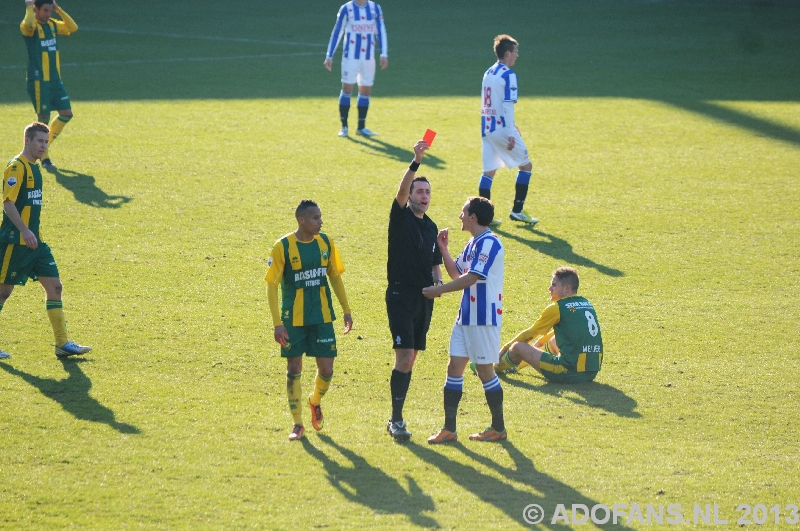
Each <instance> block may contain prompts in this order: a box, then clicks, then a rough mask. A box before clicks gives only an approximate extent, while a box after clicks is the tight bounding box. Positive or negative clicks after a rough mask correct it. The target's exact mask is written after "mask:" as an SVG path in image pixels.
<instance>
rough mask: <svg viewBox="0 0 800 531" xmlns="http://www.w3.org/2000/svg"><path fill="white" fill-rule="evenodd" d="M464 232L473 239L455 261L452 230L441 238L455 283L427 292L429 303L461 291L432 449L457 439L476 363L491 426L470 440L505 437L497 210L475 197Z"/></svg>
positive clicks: (464, 221)
mask: <svg viewBox="0 0 800 531" xmlns="http://www.w3.org/2000/svg"><path fill="white" fill-rule="evenodd" d="M459 218H460V219H461V230H463V231H466V232H469V233H470V234H471V235H472V237H471V238H470V239H469V241H468V242H467V244H466V245H465V246H464V250H463V251H462V252H461V254H460V255H459V256H458V258H456V259H455V260H454V259H453V258H452V257H451V256H450V252H449V251H448V244H449V231H448V229H443V230H442V231H440V232H439V235H438V237H437V243H438V247H439V249H440V251H441V253H442V259H443V261H444V266H445V269H446V270H447V273H448V275H450V278H451V279H452V281H451V282H448V283H447V284H442V285H437V286H430V287H427V288H424V289H423V290H422V293H423V295H425V297H428V298H430V299H433V298H435V297H439V296H441V295H442V294H443V293H449V292H452V291H460V292H461V305H460V306H459V309H458V315H457V317H456V322H455V324H454V325H453V330H452V332H451V334H450V359H449V362H448V365H447V378H446V379H445V384H444V427H443V428H442V429H441V430H440V431H439V432H438V433H436V434H434V435H431V436H430V437H429V438H428V443H430V444H441V443H446V442H451V441H455V440H457V439H458V435H457V434H456V417H457V415H458V404H459V402H460V401H461V396H462V394H463V388H464V369H465V368H466V367H467V364H468V363H469V362H470V361H471V362H473V363H475V364H476V367H477V374H478V377H480V379H481V382H482V383H483V390H484V393H485V395H486V403H487V404H488V405H489V411H490V412H491V415H492V424H491V426H489V427H488V428H486V429H485V430H484V431H483V432H480V433H475V434H472V435H470V436H469V438H470V440H473V441H487V442H493V441H502V440H505V439H506V438H507V437H508V435H507V433H506V427H505V420H504V418H503V388H502V386H501V385H500V380H499V379H498V378H497V375H496V374H495V372H494V364H495V363H497V361H498V359H499V357H498V347H499V346H500V327H501V325H502V317H503V277H504V271H503V269H504V260H505V250H504V248H503V244H502V243H501V242H500V240H499V238H498V237H497V236H496V235H495V234H493V233H492V231H490V230H489V224H490V223H491V222H492V219H494V205H492V202H491V201H489V200H488V199H486V198H485V197H470V198H468V199H467V202H466V203H465V204H464V207H463V208H462V209H461V214H460V215H459Z"/></svg>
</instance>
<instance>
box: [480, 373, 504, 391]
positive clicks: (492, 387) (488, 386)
mask: <svg viewBox="0 0 800 531" xmlns="http://www.w3.org/2000/svg"><path fill="white" fill-rule="evenodd" d="M500 389H502V387H501V386H500V378H498V377H497V375H496V374H495V375H494V378H492V379H491V380H489V381H488V382H483V390H484V391H487V392H490V391H499V390H500Z"/></svg>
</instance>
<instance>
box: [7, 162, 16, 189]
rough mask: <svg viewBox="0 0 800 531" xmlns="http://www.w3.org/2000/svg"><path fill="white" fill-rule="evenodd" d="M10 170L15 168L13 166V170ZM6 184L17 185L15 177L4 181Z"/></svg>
mask: <svg viewBox="0 0 800 531" xmlns="http://www.w3.org/2000/svg"><path fill="white" fill-rule="evenodd" d="M12 169H16V166H14V168H12ZM6 183H8V185H9V186H14V185H15V184H17V178H16V177H9V178H8V180H7V181H6Z"/></svg>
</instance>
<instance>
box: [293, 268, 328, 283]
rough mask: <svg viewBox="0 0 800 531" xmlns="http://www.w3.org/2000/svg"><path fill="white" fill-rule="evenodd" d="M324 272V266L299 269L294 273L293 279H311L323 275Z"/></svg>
mask: <svg viewBox="0 0 800 531" xmlns="http://www.w3.org/2000/svg"><path fill="white" fill-rule="evenodd" d="M325 272H326V269H325V268H324V267H315V268H313V269H307V270H305V271H300V272H299V273H295V274H294V281H295V282H298V281H300V280H311V279H315V278H319V277H324V276H325Z"/></svg>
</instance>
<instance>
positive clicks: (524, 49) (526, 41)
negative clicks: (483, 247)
mask: <svg viewBox="0 0 800 531" xmlns="http://www.w3.org/2000/svg"><path fill="white" fill-rule="evenodd" d="M20 4H21V2H20ZM337 7H338V3H335V4H334V3H330V4H328V3H325V5H324V6H322V5H319V3H313V4H307V5H291V6H290V5H286V6H270V7H269V8H268V9H266V10H265V9H263V6H262V5H261V4H257V3H254V2H245V3H244V5H240V6H238V7H237V8H236V10H235V11H234V8H233V7H231V6H228V5H226V4H224V3H216V2H202V1H201V2H193V3H188V2H173V3H170V4H169V5H163V4H161V3H156V2H139V3H137V5H136V6H135V7H133V8H132V6H131V5H130V4H129V3H122V2H117V1H110V2H106V3H104V4H102V5H94V4H92V5H89V4H85V3H78V2H75V3H68V4H64V8H65V9H67V11H68V12H69V13H70V14H71V15H72V16H73V17H74V18H75V20H76V21H77V22H78V24H79V25H80V26H81V29H80V31H79V32H78V33H76V34H75V35H73V36H71V37H68V38H65V39H63V40H62V43H61V50H62V62H63V74H64V79H65V83H66V86H67V89H68V90H69V93H70V96H71V99H72V101H73V107H74V110H75V114H76V117H75V119H74V120H73V121H72V122H70V124H69V125H68V126H67V128H66V129H65V131H64V133H63V134H62V136H61V137H60V138H59V140H58V141H57V143H56V144H55V145H54V147H53V150H52V156H53V159H54V160H55V161H56V162H57V163H58V164H59V171H58V172H57V173H55V174H46V177H45V191H44V193H45V201H46V203H45V208H44V214H43V233H44V235H45V241H47V242H48V243H49V244H50V245H51V247H52V248H53V252H54V254H55V256H56V258H57V260H58V263H59V269H60V271H61V275H62V279H63V281H64V285H65V311H66V312H67V318H68V322H69V325H70V331H71V334H72V336H73V337H74V338H75V339H76V340H77V341H79V342H82V343H86V344H90V345H92V346H93V347H94V351H93V352H92V353H91V354H89V355H87V356H86V357H85V359H83V360H69V361H64V362H62V361H59V360H56V358H55V357H54V356H53V354H52V346H51V343H52V339H51V332H50V327H49V325H48V322H47V318H46V316H45V313H44V304H43V292H42V290H41V289H40V288H39V287H38V286H37V285H35V284H29V285H28V286H26V287H25V288H20V289H17V290H15V292H14V294H13V295H12V297H11V298H10V299H9V301H8V302H7V303H6V305H5V307H4V309H3V311H2V313H0V331H2V333H0V342H1V343H0V346H2V348H3V349H4V350H6V351H8V352H11V353H12V354H13V356H14V357H13V358H12V359H11V360H8V361H5V362H0V369H2V371H0V392H1V393H2V396H3V397H4V403H5V406H4V407H3V408H2V413H0V434H1V435H2V440H3V444H4V447H5V449H6V452H5V458H4V459H3V464H2V465H0V497H2V499H3V500H4V503H3V508H2V509H0V528H4V529H63V528H70V527H72V528H79V529H129V528H154V529H184V528H199V529H223V528H226V529H227V528H230V529H239V528H242V529H246V528H255V529H289V528H297V527H300V528H319V527H329V528H333V529H339V528H341V529H352V528H364V527H373V528H379V529H397V528H435V527H441V528H459V529H461V528H463V529H483V528H503V529H516V528H525V527H530V526H529V525H528V523H527V522H526V521H525V519H524V517H523V510H524V508H525V507H526V506H528V505H529V504H539V505H541V506H542V508H543V509H544V511H545V513H546V516H547V517H546V518H545V520H544V522H543V523H542V524H541V527H545V528H553V529H558V528H568V527H570V525H569V524H568V523H566V522H565V521H564V520H563V519H562V520H560V521H556V522H555V523H553V522H552V519H553V515H554V514H555V512H556V510H557V508H558V506H559V504H563V505H564V506H566V508H567V510H568V511H569V510H570V509H571V506H572V505H573V504H583V505H586V506H587V507H589V508H592V507H593V506H596V505H599V504H603V505H606V506H608V507H611V506H612V505H614V504H625V505H626V507H625V508H623V509H622V510H623V512H624V513H625V514H624V516H622V517H620V518H619V519H618V525H617V527H628V528H643V527H648V528H649V527H651V525H648V521H647V520H646V518H645V519H644V520H643V521H639V520H637V519H636V518H635V516H636V515H635V513H634V512H632V510H631V506H632V504H634V503H636V504H638V505H639V506H641V507H642V509H643V510H644V508H645V507H646V505H647V504H650V505H652V506H653V507H654V508H655V509H658V507H659V505H662V506H663V507H667V506H668V505H669V504H677V505H679V506H680V507H681V510H682V515H683V517H684V518H685V519H686V520H688V521H691V522H695V519H696V518H697V517H696V516H695V513H694V505H695V504H697V505H698V506H699V508H700V509H701V510H702V511H705V510H706V504H709V505H710V506H711V507H713V505H714V504H717V505H718V515H719V519H727V520H728V521H729V524H728V525H729V526H731V527H732V526H733V525H735V524H736V523H737V519H739V518H740V517H745V518H747V519H749V520H750V521H751V522H755V521H757V520H758V519H759V518H761V516H762V512H756V513H751V514H749V515H746V514H745V510H744V509H742V510H737V507H738V506H739V505H740V504H749V505H750V506H752V507H755V506H756V505H757V504H763V505H764V506H765V508H769V509H770V511H773V508H774V506H776V505H777V506H778V509H777V510H775V512H769V513H768V514H767V516H768V522H769V523H774V518H775V516H777V517H778V518H779V522H780V524H781V525H783V526H786V525H788V524H787V521H789V520H787V519H790V518H791V508H787V507H788V506H789V505H790V504H798V503H799V502H800V500H798V499H797V493H798V491H799V490H800V489H799V488H798V487H800V485H798V480H797V477H798V476H799V475H800V470H799V469H798V465H797V459H796V456H797V452H798V444H797V442H796V435H792V434H793V433H795V432H796V426H797V424H798V421H800V417H799V416H798V412H797V403H798V394H797V390H796V385H795V384H794V383H793V382H796V381H797V380H798V378H800V363H798V360H797V356H796V351H797V349H798V346H800V345H799V344H798V341H797V339H796V333H797V322H798V317H800V316H799V315H798V310H797V308H796V305H795V304H794V301H795V299H796V298H797V297H798V295H800V282H798V274H799V272H800V270H799V269H798V263H797V257H798V255H800V252H799V251H800V249H799V247H800V243H798V238H797V234H798V230H799V229H800V226H799V225H800V223H798V219H799V218H798V215H797V211H796V205H797V204H798V202H800V191H798V190H799V189H798V186H797V168H798V167H800V102H798V92H797V87H798V86H800V70H798V64H797V57H798V51H800V38H798V35H797V33H796V31H795V29H796V27H797V26H798V22H800V9H798V8H797V7H796V5H795V4H794V3H790V2H771V3H764V2H753V3H747V2H726V3H719V4H718V3H697V2H661V3H659V2H615V3H605V2H604V3H597V2H564V3H559V4H557V5H549V4H545V3H539V2H526V3H524V4H522V5H517V6H511V5H507V6H504V7H498V6H493V7H492V8H491V11H489V7H487V5H486V4H484V3H479V2H472V1H469V2H459V3H458V4H452V5H448V4H443V5H440V6H432V5H430V4H429V3H422V2H406V3H403V4H386V3H384V5H383V7H384V10H385V11H386V17H387V26H388V30H389V39H390V68H389V70H387V71H385V72H379V73H378V76H377V81H376V85H375V90H374V97H373V101H372V107H371V110H370V118H369V121H368V123H369V127H370V128H372V129H374V130H376V131H378V132H380V133H381V136H379V137H376V138H375V139H373V140H365V139H362V138H360V137H351V138H350V139H346V140H343V139H340V138H337V137H336V136H335V133H336V131H337V130H338V123H337V118H336V94H337V92H338V88H337V86H338V74H337V73H336V72H334V73H333V74H330V73H328V72H327V71H325V70H324V69H323V68H322V60H323V54H324V46H325V43H326V40H327V37H328V35H329V34H330V29H331V25H332V22H333V18H334V17H333V15H334V13H335V11H336V9H337ZM22 14H23V10H22V8H21V7H19V6H17V7H15V8H13V9H12V8H11V7H9V6H7V5H3V6H2V7H0V76H2V83H0V112H1V113H2V116H3V120H2V126H0V153H2V154H3V156H4V157H5V158H6V159H8V158H10V157H11V156H13V155H14V154H16V153H18V152H19V150H20V145H21V144H20V142H21V130H22V128H23V127H24V125H25V124H27V123H29V122H30V121H31V120H32V119H33V113H32V111H31V108H30V104H29V103H28V102H27V100H26V94H25V92H24V76H25V72H24V68H22V66H23V65H24V57H25V56H24V53H25V52H24V46H23V44H22V41H21V38H20V37H19V35H18V33H17V25H18V22H19V20H20V19H21V17H22ZM501 32H507V33H510V34H511V35H513V36H514V37H516V38H517V39H518V40H519V41H520V43H521V46H520V52H521V56H520V60H519V62H518V63H517V66H516V67H515V70H516V71H517V72H518V74H519V77H520V91H521V96H522V98H521V100H520V102H519V104H518V105H517V117H518V118H517V120H518V123H519V126H520V128H521V130H522V132H523V136H524V138H525V139H526V141H527V143H528V145H529V148H530V150H531V153H532V155H533V158H534V176H533V179H532V186H531V192H530V194H529V199H528V203H527V205H528V206H527V210H528V211H529V212H531V213H532V214H534V215H536V216H537V217H539V218H540V219H541V220H542V221H541V223H540V224H539V225H537V226H536V229H535V230H530V229H528V228H525V227H523V226H520V225H516V224H514V223H512V222H510V221H506V222H505V223H504V224H503V226H502V227H501V230H500V231H499V233H500V235H501V236H502V237H503V240H504V242H505V245H506V248H507V251H506V254H507V258H506V260H507V264H506V287H505V292H506V312H505V320H504V329H503V333H502V336H503V339H504V340H505V339H507V338H509V337H511V336H513V335H514V334H515V333H516V332H518V331H519V330H520V329H522V328H523V327H527V326H529V325H530V323H531V322H532V321H533V320H534V319H535V318H536V317H537V315H538V312H539V311H540V310H541V309H542V308H543V307H544V305H545V304H546V302H547V296H548V294H547V286H548V283H549V279H550V273H551V272H552V270H553V269H555V268H556V267H557V266H560V265H572V266H575V267H577V268H578V269H579V271H580V273H581V279H582V283H581V293H582V294H583V295H585V296H587V297H588V298H589V299H590V300H592V301H593V302H594V303H595V305H596V307H597V310H598V315H599V319H600V322H601V326H602V327H603V335H604V338H605V341H606V347H605V348H606V358H605V361H606V363H605V365H604V368H603V371H602V372H601V373H600V375H599V377H598V381H597V382H595V383H593V384H591V385H582V386H559V385H551V384H547V383H545V382H544V381H543V380H542V379H541V378H538V377H537V376H535V374H534V373H533V372H532V371H531V370H530V369H526V370H524V371H523V372H521V373H520V374H518V375H513V376H509V377H507V378H505V379H504V381H503V385H504V389H505V393H506V395H505V396H506V419H507V425H508V428H509V441H508V442H507V443H505V444H502V445H489V444H472V443H470V442H469V441H466V435H468V434H469V433H471V432H472V431H477V430H480V429H482V428H483V427H484V426H485V425H486V424H487V423H488V417H489V415H488V409H487V408H486V406H485V404H484V399H483V393H482V391H481V390H480V385H479V383H478V381H477V380H476V379H474V378H471V377H469V376H468V377H467V379H466V384H465V391H466V393H465V398H464V400H463V401H462V404H461V414H460V417H459V433H460V434H461V435H462V440H463V443H459V444H455V445H450V446H447V447H435V448H431V447H428V446H427V445H426V444H425V443H424V439H425V438H426V437H427V436H428V435H429V434H430V433H433V432H434V431H435V430H437V429H438V428H439V427H440V425H441V423H442V415H443V414H442V410H441V409H442V408H441V400H442V398H441V387H442V382H443V379H444V366H445V363H446V359H447V340H448V337H449V331H450V326H451V323H452V321H453V319H454V317H455V311H456V306H457V299H458V297H457V295H455V294H451V295H450V296H449V297H444V298H442V299H441V300H439V301H437V306H436V310H435V314H434V321H433V324H432V326H431V332H430V334H429V348H428V351H427V352H426V353H425V354H424V356H422V357H421V359H420V360H419V361H418V363H417V365H416V367H415V370H414V377H413V381H412V384H411V391H410V395H409V399H408V402H407V406H406V417H407V419H408V420H409V422H410V427H411V430H412V431H413V433H414V436H413V438H412V441H411V442H410V443H408V444H404V445H400V444H394V443H393V442H392V441H391V440H390V439H389V438H388V436H387V435H386V434H385V432H384V423H385V420H386V418H387V416H388V413H389V400H388V378H389V373H390V370H391V364H392V359H393V357H392V353H391V350H390V346H391V345H390V342H389V334H388V327H387V324H386V317H385V312H384V309H383V291H384V287H385V260H386V254H385V253H386V251H385V249H386V223H387V220H388V210H389V207H390V205H391V201H392V198H393V195H394V193H395V191H396V186H397V184H398V182H399V179H400V177H401V175H402V172H403V170H404V168H405V167H406V166H407V163H408V161H410V159H411V156H412V152H411V146H412V145H413V143H414V142H415V141H416V140H417V139H418V138H419V137H420V136H421V135H422V133H423V132H424V130H425V128H427V127H430V128H432V129H434V130H436V131H437V132H438V136H437V139H436V143H435V145H434V149H432V150H431V152H430V154H429V156H427V157H426V159H425V162H424V166H423V168H424V173H425V174H427V175H428V177H429V178H430V179H431V180H432V183H433V190H434V195H433V203H432V207H431V212H430V215H431V217H432V218H433V219H434V220H436V221H437V223H438V224H439V226H440V227H446V226H449V227H455V228H457V227H458V226H459V225H458V219H457V215H458V212H459V210H460V207H461V205H462V204H463V201H464V199H465V198H466V196H467V195H471V194H474V193H475V192H476V186H477V180H478V177H479V175H480V170H481V168H480V140H479V137H478V136H477V132H476V127H477V126H476V125H475V124H476V120H477V109H478V106H479V102H478V88H477V87H479V81H480V76H481V74H482V72H483V71H484V70H485V69H486V68H487V67H488V66H489V65H490V64H491V63H492V61H493V59H492V56H491V50H490V44H491V38H492V37H493V36H494V35H496V34H497V33H501ZM289 54H292V55H289ZM337 57H338V56H337ZM354 114H355V111H353V112H352V113H351V119H352V118H354V116H353V115H354ZM421 173H422V172H421ZM513 180H514V173H513V172H511V171H508V170H501V171H500V172H498V178H497V179H496V184H495V186H494V189H493V199H494V201H495V203H496V205H497V207H498V209H499V211H500V212H501V213H505V212H506V210H508V209H509V207H510V204H511V199H512V197H513ZM304 197H313V198H315V199H316V200H317V201H318V202H320V204H321V206H322V210H323V217H324V220H325V225H324V229H323V230H325V231H326V232H327V233H328V234H330V235H331V236H332V237H333V238H334V239H335V240H336V241H337V243H338V245H339V246H340V248H341V251H342V254H343V257H344V260H345V265H346V267H347V273H346V274H345V277H344V278H345V285H346V287H347V290H348V295H349V298H350V302H351V306H352V307H353V312H354V313H353V315H354V319H355V323H356V328H355V329H354V330H353V331H352V332H351V333H350V334H349V335H347V336H341V335H340V336H339V343H340V352H341V354H340V357H339V359H338V361H337V365H336V373H335V377H334V381H333V386H332V389H331V391H330V392H329V394H328V396H327V397H326V399H325V402H324V403H323V405H324V411H325V414H326V426H325V430H324V431H323V432H322V433H321V434H316V433H311V432H313V430H311V428H310V425H309V426H308V428H309V431H307V434H308V436H307V438H306V439H305V440H304V441H303V442H302V443H289V441H288V440H287V439H286V436H287V434H288V430H289V428H290V426H291V420H290V416H289V414H288V410H287V408H286V398H285V389H284V373H285V363H284V362H283V361H282V360H281V359H280V358H279V357H278V349H277V347H276V345H275V344H274V342H273V341H272V339H271V330H270V326H269V325H270V323H269V317H268V308H267V303H266V296H265V289H264V284H263V281H262V278H263V275H264V272H265V269H266V259H267V256H268V253H269V250H270V248H271V245H272V243H273V242H274V241H275V239H277V238H278V237H280V236H281V235H283V234H285V233H286V232H289V231H290V230H292V229H293V228H294V227H295V223H294V221H293V217H292V212H293V209H294V207H295V205H296V204H297V202H298V201H299V199H301V198H304ZM452 240H453V243H452V249H453V250H457V249H459V248H460V246H461V245H463V243H464V242H465V241H466V235H465V234H461V233H458V232H457V231H454V232H453V233H452ZM337 325H339V327H340V326H341V323H340V322H339V323H337ZM339 329H340V328H339ZM312 365H313V364H309V363H306V372H305V376H304V384H305V389H306V390H308V391H309V392H310V385H311V379H312V375H313V369H312ZM306 417H307V415H306ZM705 514H707V513H704V514H703V516H705ZM598 516H600V517H602V516H603V513H602V512H600V513H599V514H598ZM664 516H665V520H664V526H666V525H667V521H666V518H667V517H669V516H670V515H668V514H665V515H664ZM570 517H571V515H570ZM697 521H698V522H699V523H702V521H703V520H702V518H699V519H698V520H697ZM650 524H652V526H653V527H657V525H656V523H655V521H653V520H651V521H650ZM589 525H590V526H591V525H594V524H592V523H591V521H590V523H589ZM606 525H608V526H610V525H612V524H611V522H609V523H608V524H606Z"/></svg>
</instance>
